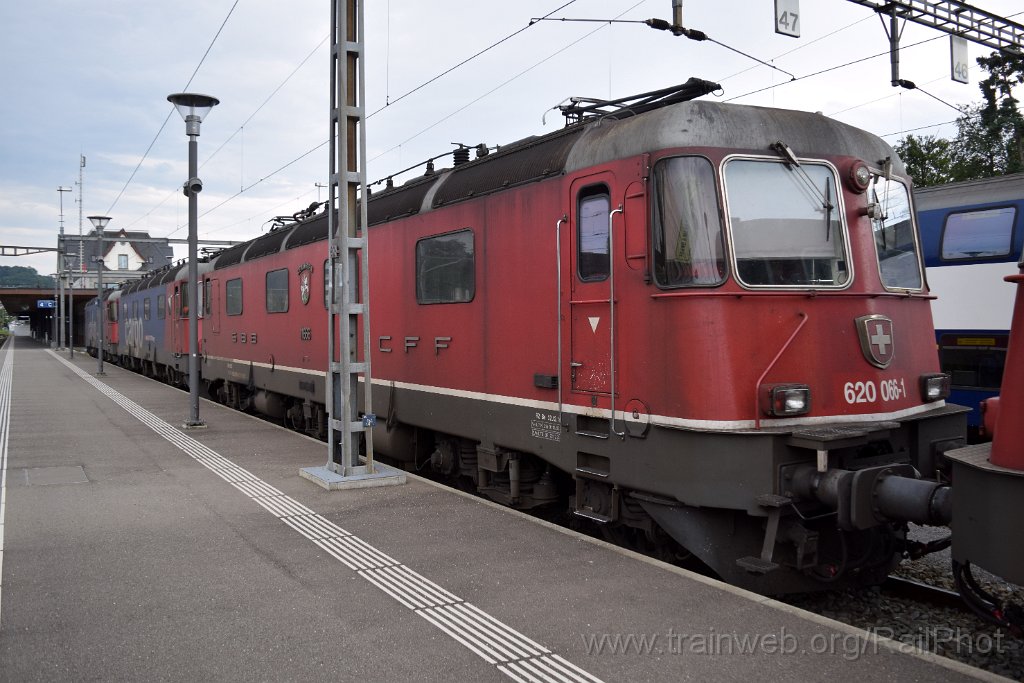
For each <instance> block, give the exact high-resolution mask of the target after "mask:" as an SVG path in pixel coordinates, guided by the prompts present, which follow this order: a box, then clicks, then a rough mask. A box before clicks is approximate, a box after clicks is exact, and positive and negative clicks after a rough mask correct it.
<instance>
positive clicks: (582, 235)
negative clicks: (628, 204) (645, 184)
mask: <svg viewBox="0 0 1024 683" xmlns="http://www.w3.org/2000/svg"><path fill="white" fill-rule="evenodd" d="M610 212H611V199H610V198H609V196H608V189H607V188H606V187H604V186H603V185H601V186H599V187H591V188H587V189H585V190H583V192H581V193H580V199H579V210H578V211H577V213H576V215H577V216H578V220H577V231H578V232H577V235H576V244H577V245H578V248H577V257H576V263H577V268H578V269H579V276H580V279H581V280H583V281H585V282H595V281H598V280H604V279H605V278H607V277H608V267H609V257H608V246H609V243H608V232H609V224H610V222H611V221H610V219H609V213H610Z"/></svg>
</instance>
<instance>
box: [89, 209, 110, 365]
mask: <svg viewBox="0 0 1024 683" xmlns="http://www.w3.org/2000/svg"><path fill="white" fill-rule="evenodd" d="M89 221H90V222H91V223H92V224H93V226H94V227H95V228H96V239H97V242H96V244H97V245H98V247H97V251H96V298H97V299H98V300H99V303H100V305H99V309H100V329H99V330H97V337H98V339H97V341H96V345H97V346H98V347H99V350H98V351H97V352H96V359H97V366H96V374H97V375H102V374H104V373H103V333H104V331H105V330H106V327H107V325H106V322H107V321H106V318H107V302H106V301H104V300H103V229H104V228H106V227H107V223H109V222H110V216H89Z"/></svg>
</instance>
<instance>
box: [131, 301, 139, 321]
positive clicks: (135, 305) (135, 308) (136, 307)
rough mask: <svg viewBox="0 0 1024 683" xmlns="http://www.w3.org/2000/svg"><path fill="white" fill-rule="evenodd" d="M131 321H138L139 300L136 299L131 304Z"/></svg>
mask: <svg viewBox="0 0 1024 683" xmlns="http://www.w3.org/2000/svg"><path fill="white" fill-rule="evenodd" d="M132 319H133V320H138V319H139V300H138V299H136V300H135V301H133V302H132Z"/></svg>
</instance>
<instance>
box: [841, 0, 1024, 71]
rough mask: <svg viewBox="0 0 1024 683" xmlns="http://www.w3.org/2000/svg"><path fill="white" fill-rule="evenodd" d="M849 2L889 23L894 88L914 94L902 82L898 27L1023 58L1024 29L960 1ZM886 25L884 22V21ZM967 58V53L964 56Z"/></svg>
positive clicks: (879, 0) (900, 0)
mask: <svg viewBox="0 0 1024 683" xmlns="http://www.w3.org/2000/svg"><path fill="white" fill-rule="evenodd" d="M849 2H853V3H856V4H858V5H863V6H864V7H868V8H870V9H873V10H874V11H875V12H877V13H878V15H879V17H886V18H888V19H889V25H888V26H886V28H885V32H886V34H887V35H888V37H889V61H890V63H891V64H892V85H893V86H894V87H895V86H902V87H904V88H907V89H910V90H913V89H914V88H916V87H917V86H916V85H915V84H914V83H913V82H912V81H907V80H904V79H902V78H900V57H899V54H900V36H901V35H902V33H903V29H902V28H901V27H900V26H899V22H900V20H901V19H902V20H903V21H904V22H907V21H912V22H914V23H916V24H922V25H924V26H931V27H932V28H935V29H938V30H940V31H943V32H945V33H948V34H949V35H951V36H955V37H957V38H963V39H965V40H970V41H971V42H974V43H978V44H979V45H984V46H986V47H990V48H992V49H993V50H998V51H1000V52H1006V53H1009V54H1017V55H1024V25H1021V24H1018V23H1017V22H1015V21H1010V20H1009V19H1006V18H1004V17H1000V16H998V15H996V14H992V13H991V12H986V11H985V10H982V9H978V8H977V7H972V6H971V5H968V4H967V3H964V2H959V0H939V2H932V1H930V0H890V1H889V2H883V1H882V0H849ZM883 24H884V20H883ZM964 57H965V58H966V52H965V53H964ZM957 80H959V79H957ZM962 82H964V83H966V82H967V80H966V74H965V75H964V80H963V81H962Z"/></svg>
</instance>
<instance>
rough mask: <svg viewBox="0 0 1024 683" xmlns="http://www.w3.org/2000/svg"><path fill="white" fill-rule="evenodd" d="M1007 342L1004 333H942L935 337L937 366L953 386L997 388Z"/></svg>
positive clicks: (1004, 363)
mask: <svg viewBox="0 0 1024 683" xmlns="http://www.w3.org/2000/svg"><path fill="white" fill-rule="evenodd" d="M1008 342H1009V335H1006V334H986V333H971V334H944V335H942V336H940V337H939V365H940V366H941V367H942V371H943V372H948V373H949V375H950V379H951V380H952V384H953V386H954V387H957V388H960V389H990V390H992V391H998V390H999V385H1000V384H1001V383H1002V381H1003V369H1004V368H1005V366H1006V349H1007V344H1008Z"/></svg>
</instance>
